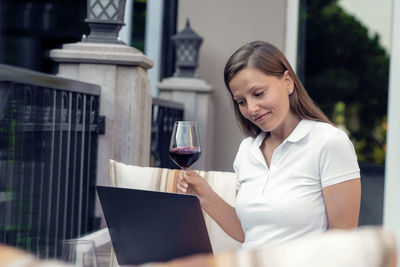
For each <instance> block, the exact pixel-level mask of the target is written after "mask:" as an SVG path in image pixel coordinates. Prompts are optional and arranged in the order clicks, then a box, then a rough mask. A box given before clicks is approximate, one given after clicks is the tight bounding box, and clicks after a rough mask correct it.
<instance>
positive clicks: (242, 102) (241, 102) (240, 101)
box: [236, 100, 244, 106]
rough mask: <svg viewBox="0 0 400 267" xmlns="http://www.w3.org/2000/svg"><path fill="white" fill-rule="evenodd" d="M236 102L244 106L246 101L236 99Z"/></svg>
mask: <svg viewBox="0 0 400 267" xmlns="http://www.w3.org/2000/svg"><path fill="white" fill-rule="evenodd" d="M236 103H237V104H238V105H239V106H243V105H244V101H243V100H238V101H236Z"/></svg>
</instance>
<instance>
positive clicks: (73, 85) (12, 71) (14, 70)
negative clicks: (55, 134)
mask: <svg viewBox="0 0 400 267" xmlns="http://www.w3.org/2000/svg"><path fill="white" fill-rule="evenodd" d="M1 81H7V82H17V83H26V84H31V85H36V86H42V87H49V88H52V89H58V90H65V91H70V92H77V93H85V94H90V95H97V96H98V95H100V86H99V85H97V84H91V83H87V82H81V81H77V80H72V79H67V78H62V77H58V76H55V75H51V74H44V73H40V72H37V71H32V70H27V69H23V68H18V67H13V66H8V65H4V64H0V82H1Z"/></svg>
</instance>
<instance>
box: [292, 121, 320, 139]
mask: <svg viewBox="0 0 400 267" xmlns="http://www.w3.org/2000/svg"><path fill="white" fill-rule="evenodd" d="M314 126H315V121H311V120H306V119H303V120H301V121H300V122H299V124H297V126H296V128H294V130H293V131H292V133H291V134H290V135H289V136H288V137H287V138H286V139H287V140H288V141H289V142H292V143H296V142H298V141H300V140H301V139H303V138H304V137H305V136H306V135H307V134H308V133H309V132H310V131H311V130H312V128H314Z"/></svg>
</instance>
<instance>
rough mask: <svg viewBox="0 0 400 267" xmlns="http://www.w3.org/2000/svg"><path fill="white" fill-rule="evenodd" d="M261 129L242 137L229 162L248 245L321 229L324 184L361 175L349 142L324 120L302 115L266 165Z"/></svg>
mask: <svg viewBox="0 0 400 267" xmlns="http://www.w3.org/2000/svg"><path fill="white" fill-rule="evenodd" d="M265 134H266V133H265V132H262V133H260V134H259V135H258V136H257V137H256V138H251V137H249V138H246V139H244V140H243V141H242V143H241V144H240V147H239V151H238V153H237V155H236V159H235V161H234V164H233V167H234V169H235V172H236V174H237V189H238V191H239V192H238V195H237V198H236V213H237V215H238V217H239V219H240V221H241V223H242V227H243V231H244V233H245V241H244V243H243V245H242V247H243V248H248V249H257V248H260V247H262V246H264V245H276V244H279V243H282V242H286V241H289V240H291V239H295V238H298V237H301V236H304V235H309V234H320V233H322V232H325V231H326V230H327V227H328V219H327V215H326V211H325V204H324V199H323V195H322V188H323V187H325V186H329V185H333V184H337V183H340V182H343V181H347V180H350V179H355V178H360V169H359V167H358V163H357V156H356V153H355V151H354V147H353V144H352V143H351V141H350V140H349V138H348V137H347V135H346V134H345V133H344V132H343V131H342V130H339V129H338V128H335V127H334V126H332V125H330V124H328V123H323V122H316V121H310V120H301V121H300V122H299V124H298V125H297V127H296V128H295V129H294V130H293V132H292V133H291V134H290V135H289V136H288V138H287V139H286V140H285V141H283V142H282V144H280V145H279V146H278V147H277V148H276V149H275V151H274V153H273V154H272V158H271V163H270V168H268V166H267V164H266V162H265V159H264V156H263V154H262V152H261V150H260V145H261V143H262V142H263V140H264V138H265Z"/></svg>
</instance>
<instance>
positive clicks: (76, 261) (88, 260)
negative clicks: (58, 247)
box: [61, 239, 98, 267]
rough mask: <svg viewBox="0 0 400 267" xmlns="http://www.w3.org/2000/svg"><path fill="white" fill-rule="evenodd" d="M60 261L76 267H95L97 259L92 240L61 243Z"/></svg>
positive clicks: (71, 240)
mask: <svg viewBox="0 0 400 267" xmlns="http://www.w3.org/2000/svg"><path fill="white" fill-rule="evenodd" d="M61 260H63V261H65V262H68V263H69V264H71V265H72V266H76V267H97V266H98V264H97V257H96V252H95V246H94V242H93V241H92V240H83V239H79V240H78V239H70V240H65V241H64V242H63V247H62V253H61Z"/></svg>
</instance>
